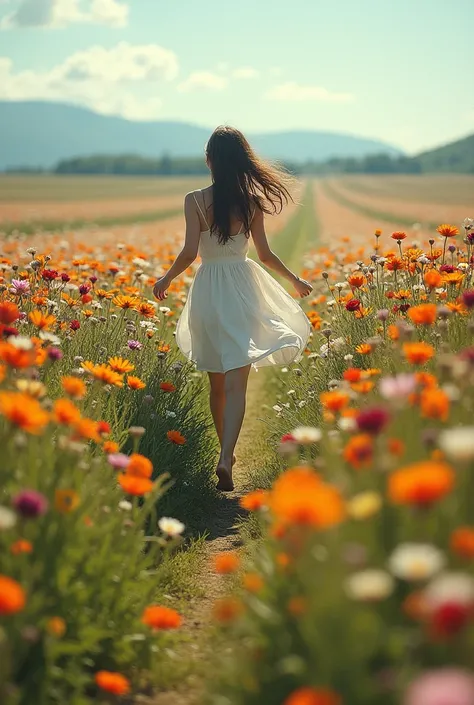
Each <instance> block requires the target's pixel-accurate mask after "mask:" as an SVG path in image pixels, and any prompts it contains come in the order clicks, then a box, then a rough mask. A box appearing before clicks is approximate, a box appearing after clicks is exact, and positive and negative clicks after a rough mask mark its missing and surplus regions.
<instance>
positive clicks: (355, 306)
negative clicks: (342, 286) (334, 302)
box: [346, 299, 361, 311]
mask: <svg viewBox="0 0 474 705" xmlns="http://www.w3.org/2000/svg"><path fill="white" fill-rule="evenodd" d="M360 307H361V302H360V301H359V299H350V301H348V302H347V303H346V311H358V310H359V309H360Z"/></svg>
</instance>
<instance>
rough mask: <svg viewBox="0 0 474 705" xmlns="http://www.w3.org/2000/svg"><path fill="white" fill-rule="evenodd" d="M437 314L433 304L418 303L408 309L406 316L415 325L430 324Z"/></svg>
mask: <svg viewBox="0 0 474 705" xmlns="http://www.w3.org/2000/svg"><path fill="white" fill-rule="evenodd" d="M437 315H438V310H437V308H436V305H435V304H420V305H419V306H411V307H410V308H409V309H408V318H409V319H410V320H411V321H413V323H415V324H416V325H417V326H431V325H432V324H433V323H434V322H435V321H436V317H437Z"/></svg>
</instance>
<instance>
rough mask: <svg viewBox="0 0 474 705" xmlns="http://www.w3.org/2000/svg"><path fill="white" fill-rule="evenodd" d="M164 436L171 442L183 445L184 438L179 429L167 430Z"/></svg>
mask: <svg viewBox="0 0 474 705" xmlns="http://www.w3.org/2000/svg"><path fill="white" fill-rule="evenodd" d="M166 436H167V438H168V440H169V441H171V443H175V444H176V445H178V446H183V445H184V444H185V443H186V438H185V437H184V436H183V435H182V434H181V433H180V432H179V431H168V433H167V434H166Z"/></svg>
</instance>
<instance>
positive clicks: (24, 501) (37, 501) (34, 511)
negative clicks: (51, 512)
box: [12, 490, 48, 519]
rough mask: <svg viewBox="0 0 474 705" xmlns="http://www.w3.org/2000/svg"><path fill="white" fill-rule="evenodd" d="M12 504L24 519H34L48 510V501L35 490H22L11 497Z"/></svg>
mask: <svg viewBox="0 0 474 705" xmlns="http://www.w3.org/2000/svg"><path fill="white" fill-rule="evenodd" d="M12 504H13V506H14V508H15V509H16V511H17V512H18V514H21V516H22V517H24V518H25V519H35V518H36V517H39V516H41V514H44V513H45V512H46V510H47V509H48V500H47V499H46V497H45V496H44V495H43V494H41V493H40V492H36V490H22V491H21V492H19V493H18V494H17V495H16V496H15V497H13V500H12Z"/></svg>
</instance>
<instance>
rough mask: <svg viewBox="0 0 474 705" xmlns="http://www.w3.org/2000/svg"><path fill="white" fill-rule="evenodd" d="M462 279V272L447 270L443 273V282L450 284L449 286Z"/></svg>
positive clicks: (457, 283)
mask: <svg viewBox="0 0 474 705" xmlns="http://www.w3.org/2000/svg"><path fill="white" fill-rule="evenodd" d="M463 279H464V274H463V273H462V272H447V273H446V274H443V282H444V283H445V284H451V286H458V285H459V284H461V282H462V280H463Z"/></svg>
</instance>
